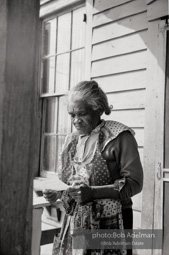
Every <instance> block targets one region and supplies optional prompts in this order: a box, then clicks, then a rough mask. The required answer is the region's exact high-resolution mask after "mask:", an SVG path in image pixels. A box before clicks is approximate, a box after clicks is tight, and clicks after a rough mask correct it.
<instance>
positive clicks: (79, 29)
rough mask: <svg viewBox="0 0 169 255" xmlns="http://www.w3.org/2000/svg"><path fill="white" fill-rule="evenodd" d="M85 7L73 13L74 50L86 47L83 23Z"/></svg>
mask: <svg viewBox="0 0 169 255" xmlns="http://www.w3.org/2000/svg"><path fill="white" fill-rule="evenodd" d="M84 13H85V9H84V7H82V8H80V9H77V10H75V11H74V12H73V30H72V49H77V48H80V47H83V46H84V43H85V22H84V21H83V18H84Z"/></svg>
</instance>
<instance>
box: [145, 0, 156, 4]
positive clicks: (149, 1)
mask: <svg viewBox="0 0 169 255" xmlns="http://www.w3.org/2000/svg"><path fill="white" fill-rule="evenodd" d="M155 1H156V0H146V3H147V4H151V3H153V2H155Z"/></svg>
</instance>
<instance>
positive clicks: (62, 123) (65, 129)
mask: <svg viewBox="0 0 169 255" xmlns="http://www.w3.org/2000/svg"><path fill="white" fill-rule="evenodd" d="M58 114H59V116H58V133H59V134H67V133H70V130H71V118H70V116H69V115H68V112H67V98H66V97H65V96H62V97H60V98H59V109H58Z"/></svg>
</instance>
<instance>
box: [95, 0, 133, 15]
mask: <svg viewBox="0 0 169 255" xmlns="http://www.w3.org/2000/svg"><path fill="white" fill-rule="evenodd" d="M131 1H133V0H111V1H110V0H95V1H94V7H93V13H97V12H101V11H104V10H106V9H109V8H112V7H115V6H118V5H121V4H125V3H128V2H131Z"/></svg>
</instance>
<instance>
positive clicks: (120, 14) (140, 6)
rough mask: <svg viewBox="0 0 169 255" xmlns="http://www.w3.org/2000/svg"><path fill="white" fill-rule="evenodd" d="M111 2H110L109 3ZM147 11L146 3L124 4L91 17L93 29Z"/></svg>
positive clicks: (140, 1)
mask: <svg viewBox="0 0 169 255" xmlns="http://www.w3.org/2000/svg"><path fill="white" fill-rule="evenodd" d="M109 2H112V1H109ZM146 10H147V6H146V2H145V1H143V0H137V1H131V2H126V4H123V5H120V6H117V7H116V8H112V9H109V10H106V11H103V12H101V13H98V14H95V15H94V16H93V27H96V26H100V25H103V24H106V23H109V22H114V21H117V20H120V19H122V18H123V19H124V18H125V17H128V16H132V15H136V14H138V13H141V12H144V11H146Z"/></svg>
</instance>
